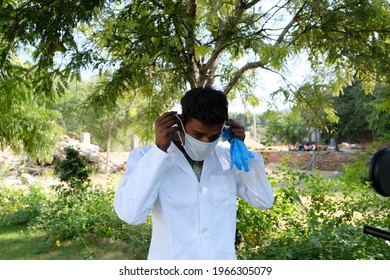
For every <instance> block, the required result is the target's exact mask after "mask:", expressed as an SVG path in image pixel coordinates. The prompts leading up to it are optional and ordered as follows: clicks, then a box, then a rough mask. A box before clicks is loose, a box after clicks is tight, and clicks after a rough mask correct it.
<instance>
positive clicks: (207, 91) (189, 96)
mask: <svg viewBox="0 0 390 280" xmlns="http://www.w3.org/2000/svg"><path fill="white" fill-rule="evenodd" d="M180 103H181V107H182V116H183V120H184V123H187V122H188V121H189V120H190V119H191V118H194V119H197V120H199V121H201V122H203V123H205V124H210V125H214V124H222V123H224V122H225V121H226V120H227V119H228V101H227V98H226V95H225V94H224V93H223V92H222V91H220V90H216V89H214V88H212V87H209V86H205V87H199V88H193V89H191V90H189V91H187V92H186V94H185V95H184V96H183V97H182V99H181V101H180Z"/></svg>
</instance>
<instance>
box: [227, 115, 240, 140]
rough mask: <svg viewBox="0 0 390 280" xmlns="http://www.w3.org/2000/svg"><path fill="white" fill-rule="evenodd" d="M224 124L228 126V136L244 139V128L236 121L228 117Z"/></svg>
mask: <svg viewBox="0 0 390 280" xmlns="http://www.w3.org/2000/svg"><path fill="white" fill-rule="evenodd" d="M226 125H228V126H230V137H231V139H233V138H238V139H240V140H241V141H244V140H245V128H244V127H243V126H242V125H240V124H239V123H237V122H236V121H234V120H232V119H229V120H227V121H226Z"/></svg>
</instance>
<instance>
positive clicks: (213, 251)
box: [114, 143, 273, 260]
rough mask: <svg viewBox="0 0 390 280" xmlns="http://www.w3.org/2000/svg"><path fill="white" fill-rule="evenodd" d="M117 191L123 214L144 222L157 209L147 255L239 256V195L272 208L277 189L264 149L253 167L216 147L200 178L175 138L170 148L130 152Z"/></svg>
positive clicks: (117, 206) (132, 221) (129, 220)
mask: <svg viewBox="0 0 390 280" xmlns="http://www.w3.org/2000/svg"><path fill="white" fill-rule="evenodd" d="M126 167H127V169H126V173H125V174H124V176H123V178H122V180H121V182H120V184H119V187H118V189H117V191H116V194H115V201H114V206H115V210H116V212H117V214H118V216H119V218H120V219H122V220H123V221H125V222H127V223H129V224H135V225H137V224H141V223H144V222H145V220H146V219H147V217H148V214H149V213H150V211H151V212H152V232H153V233H152V241H151V245H150V249H149V255H148V259H171V260H172V259H187V260H189V259H236V254H235V248H234V242H235V231H236V200H237V196H239V197H241V198H243V199H245V200H246V201H247V202H249V203H250V204H251V205H253V206H255V207H257V208H260V209H267V208H270V207H271V206H272V204H273V191H272V188H271V185H270V183H269V181H268V179H267V177H266V174H265V168H264V161H263V158H262V156H261V155H260V154H257V153H255V158H254V159H250V160H249V167H250V172H247V173H246V172H244V171H238V170H236V168H233V169H232V170H231V169H230V151H229V148H227V147H222V146H220V145H218V146H216V148H215V149H214V151H213V152H212V153H211V154H210V155H209V156H208V157H207V158H206V159H205V160H204V164H203V170H202V175H201V178H200V182H199V181H198V180H197V178H196V176H195V173H194V171H193V170H192V168H191V166H190V164H189V163H188V161H187V159H186V158H185V156H184V155H183V153H182V152H181V151H180V150H179V149H178V147H176V145H175V144H174V143H171V145H170V147H169V148H168V151H167V153H165V152H163V151H161V150H160V149H159V148H158V147H157V146H156V145H154V146H151V147H142V148H137V149H135V150H134V151H132V152H131V153H130V156H129V158H128V161H127V163H126Z"/></svg>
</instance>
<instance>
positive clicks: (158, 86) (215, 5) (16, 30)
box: [0, 0, 390, 155]
mask: <svg viewBox="0 0 390 280" xmlns="http://www.w3.org/2000/svg"><path fill="white" fill-rule="evenodd" d="M389 5H390V4H389V3H388V1H386V0H376V1H360V0H348V1H347V0H345V1H337V2H335V1H329V0H310V1H280V2H277V3H276V2H275V3H271V2H270V1H233V0H228V1H204V0H198V1H195V0H191V1H172V0H165V1H144V0H135V1H120V0H116V1H108V0H106V1H104V0H99V1H88V0H69V1H66V2H64V1H58V0H54V1H16V0H6V1H2V2H1V5H0V79H1V83H3V82H7V83H8V82H10V83H13V84H17V83H16V81H18V80H19V79H20V77H23V78H24V77H27V75H28V76H29V77H28V79H26V81H28V83H29V88H28V91H27V92H26V94H28V96H30V97H31V99H33V98H42V99H45V100H46V99H47V98H49V99H51V100H53V99H54V96H57V95H58V94H61V93H63V92H65V90H66V88H67V86H68V82H69V77H70V76H73V77H76V78H80V71H81V69H83V68H92V69H93V70H96V71H98V72H99V73H102V74H104V75H106V73H112V75H111V76H110V78H109V79H107V80H106V82H105V83H104V87H102V88H103V90H102V92H103V93H104V95H105V96H106V98H105V99H104V100H106V101H107V102H108V103H110V104H115V101H116V100H117V99H118V98H119V97H120V96H128V95H130V96H132V95H133V94H135V95H136V96H137V99H138V101H140V102H139V103H143V104H145V107H143V108H142V110H141V111H140V112H141V117H140V119H141V120H146V123H147V125H146V126H144V127H145V128H149V127H150V126H151V123H152V122H153V121H154V120H155V119H156V117H157V116H159V115H160V114H161V113H162V112H163V111H166V110H167V108H170V107H172V105H173V104H174V103H175V102H177V100H178V99H179V97H180V96H181V93H182V92H183V91H184V90H186V89H188V87H195V86H203V85H206V84H207V85H220V86H221V88H222V89H223V91H224V92H225V93H226V94H229V98H234V97H235V96H240V97H241V98H242V99H243V100H244V101H245V102H247V103H250V104H252V105H256V104H257V103H258V101H257V100H256V96H255V94H254V92H253V91H254V89H255V88H256V82H255V81H256V76H258V75H259V71H257V70H265V71H272V72H276V73H278V74H280V75H283V74H284V73H285V71H284V70H285V66H286V65H287V63H288V62H289V61H290V59H293V58H294V57H295V56H297V55H301V54H307V57H308V60H309V62H310V63H311V67H312V68H314V69H320V68H322V65H323V64H324V62H325V64H326V66H327V67H329V68H331V70H332V73H334V75H332V78H333V81H332V84H333V86H332V87H333V92H339V91H340V90H341V89H342V87H343V86H345V85H346V84H348V83H350V82H351V80H352V78H359V79H362V81H363V83H362V85H363V87H364V88H365V89H366V90H368V91H370V90H372V89H373V87H374V85H375V83H376V82H377V81H383V82H387V83H388V82H389V81H390V77H389V73H390V71H389V68H388V67H389V66H388V63H387V61H388V57H389V49H390V48H389V42H390V41H389V29H390V26H389V24H390V20H389V17H390V8H389ZM43 15H44V16H43ZM18 57H19V58H21V57H22V58H23V60H27V61H29V62H30V64H28V66H27V64H26V67H25V69H22V72H23V73H22V75H20V74H19V71H20V70H21V68H20V67H19V66H18V65H17V64H15V63H14V61H15V60H17V58H18ZM322 82H323V81H322ZM322 84H324V83H322ZM10 92H11V91H10ZM12 92H13V93H15V91H12ZM13 96H17V97H18V98H16V99H18V100H21V101H23V99H22V98H20V95H18V94H13ZM386 100H388V99H386ZM25 103H28V102H25V101H23V104H25ZM383 104H384V106H385V107H386V106H387V105H386V104H388V102H387V103H386V102H384V103H383ZM5 108H6V109H5V110H6V112H5V113H9V112H12V110H13V109H9V108H10V107H9V106H8V107H5ZM2 113H3V112H2ZM2 115H3V114H2ZM5 115H7V114H5ZM46 119H49V117H47V118H46ZM2 127H3V126H2ZM16 128H20V125H18V126H16ZM39 131H49V129H48V127H45V130H40V129H39ZM149 131H150V130H149ZM22 135H24V134H17V135H16V136H15V138H10V137H8V138H7V137H6V138H5V140H3V139H1V141H2V142H4V141H5V142H7V143H12V144H14V142H18V140H19V139H20V138H21V137H22ZM26 135H27V134H26ZM0 136H1V137H2V138H4V136H3V135H0ZM145 137H150V133H148V132H147V133H145ZM22 139H23V138H22ZM43 140H46V139H43ZM46 142H47V141H45V143H46ZM35 149H39V147H37V146H34V147H31V150H32V151H29V152H32V153H34V151H33V150H35ZM35 154H36V155H39V154H40V153H37V152H36V153H35Z"/></svg>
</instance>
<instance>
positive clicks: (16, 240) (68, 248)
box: [0, 225, 137, 260]
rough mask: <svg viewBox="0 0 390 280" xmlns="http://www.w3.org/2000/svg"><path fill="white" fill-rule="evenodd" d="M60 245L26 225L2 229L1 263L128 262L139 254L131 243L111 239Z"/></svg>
mask: <svg viewBox="0 0 390 280" xmlns="http://www.w3.org/2000/svg"><path fill="white" fill-rule="evenodd" d="M59 242H60V243H59V246H57V245H56V244H55V241H53V242H49V241H48V240H47V239H46V237H45V235H44V233H43V232H34V233H32V232H30V231H28V229H27V226H25V225H22V226H20V225H18V226H15V225H12V226H0V260H85V259H94V260H127V259H132V256H133V255H136V254H137V252H134V251H133V249H132V248H130V246H129V245H128V244H126V243H124V242H121V241H114V240H111V239H104V238H95V237H91V238H88V239H87V240H81V239H79V240H71V241H63V242H61V240H60V241H59Z"/></svg>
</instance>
